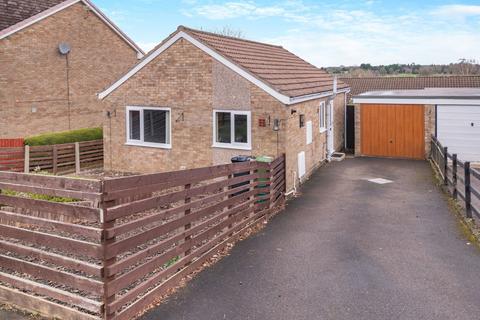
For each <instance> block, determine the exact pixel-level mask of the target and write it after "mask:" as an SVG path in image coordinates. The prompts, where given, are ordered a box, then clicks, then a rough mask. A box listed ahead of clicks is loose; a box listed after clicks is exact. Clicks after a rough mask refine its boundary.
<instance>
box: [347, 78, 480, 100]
mask: <svg viewBox="0 0 480 320" xmlns="http://www.w3.org/2000/svg"><path fill="white" fill-rule="evenodd" d="M341 80H342V81H343V82H346V83H347V84H349V85H350V89H351V91H350V96H355V95H358V94H360V93H364V92H368V91H381V90H408V89H425V88H480V75H478V76H461V75H456V76H430V77H372V78H341Z"/></svg>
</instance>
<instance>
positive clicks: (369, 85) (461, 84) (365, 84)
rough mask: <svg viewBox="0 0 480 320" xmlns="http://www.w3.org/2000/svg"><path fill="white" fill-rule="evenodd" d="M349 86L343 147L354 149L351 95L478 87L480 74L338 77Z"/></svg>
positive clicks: (353, 120) (353, 111)
mask: <svg viewBox="0 0 480 320" xmlns="http://www.w3.org/2000/svg"><path fill="white" fill-rule="evenodd" d="M339 79H340V80H342V81H343V82H345V83H346V84H348V85H349V87H350V92H349V93H348V95H347V101H348V104H347V108H346V125H345V131H346V132H345V137H346V138H345V148H346V149H347V150H349V151H354V149H355V108H354V106H353V104H352V97H354V96H357V95H359V94H362V93H365V92H371V91H386V90H389V91H392V90H393V91H396V90H415V89H416V90H421V89H426V88H480V75H445V76H424V77H423V76H422V77H365V78H359V77H355V78H352V77H340V78H339ZM357 153H358V152H357Z"/></svg>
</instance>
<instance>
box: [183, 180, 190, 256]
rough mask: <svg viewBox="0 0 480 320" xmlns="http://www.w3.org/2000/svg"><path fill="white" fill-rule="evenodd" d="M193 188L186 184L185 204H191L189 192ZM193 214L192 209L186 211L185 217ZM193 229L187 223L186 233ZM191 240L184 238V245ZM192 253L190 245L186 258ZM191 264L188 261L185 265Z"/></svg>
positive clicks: (185, 253) (186, 251)
mask: <svg viewBox="0 0 480 320" xmlns="http://www.w3.org/2000/svg"><path fill="white" fill-rule="evenodd" d="M191 187H192V185H191V184H186V185H185V187H184V188H185V191H186V192H187V194H186V197H185V200H184V204H188V203H190V202H191V198H190V196H189V195H188V192H189V190H190V189H191ZM191 212H192V210H191V209H186V210H185V212H184V215H185V216H188V215H189V214H190V213H191ZM191 227H192V224H191V223H190V222H189V223H187V224H186V225H185V227H184V229H183V230H184V231H185V232H186V231H188V229H190V228H191ZM191 239H192V236H187V237H185V238H184V243H187V242H190V240H191ZM191 252H192V249H191V245H190V247H189V248H188V249H187V250H185V252H184V256H185V257H186V256H188V255H189V254H190V253H191ZM189 264H190V261H187V263H186V264H185V265H189Z"/></svg>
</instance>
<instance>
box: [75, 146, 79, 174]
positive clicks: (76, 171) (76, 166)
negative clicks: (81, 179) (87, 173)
mask: <svg viewBox="0 0 480 320" xmlns="http://www.w3.org/2000/svg"><path fill="white" fill-rule="evenodd" d="M75 173H76V174H79V173H80V143H78V142H75Z"/></svg>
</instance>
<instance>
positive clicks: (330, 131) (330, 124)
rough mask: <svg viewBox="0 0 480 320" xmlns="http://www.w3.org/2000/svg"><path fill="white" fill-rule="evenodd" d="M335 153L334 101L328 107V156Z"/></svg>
mask: <svg viewBox="0 0 480 320" xmlns="http://www.w3.org/2000/svg"><path fill="white" fill-rule="evenodd" d="M334 152H335V149H334V147H333V101H330V103H329V104H328V106H327V156H328V157H329V158H330V156H331V155H332V154H333V153H334Z"/></svg>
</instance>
